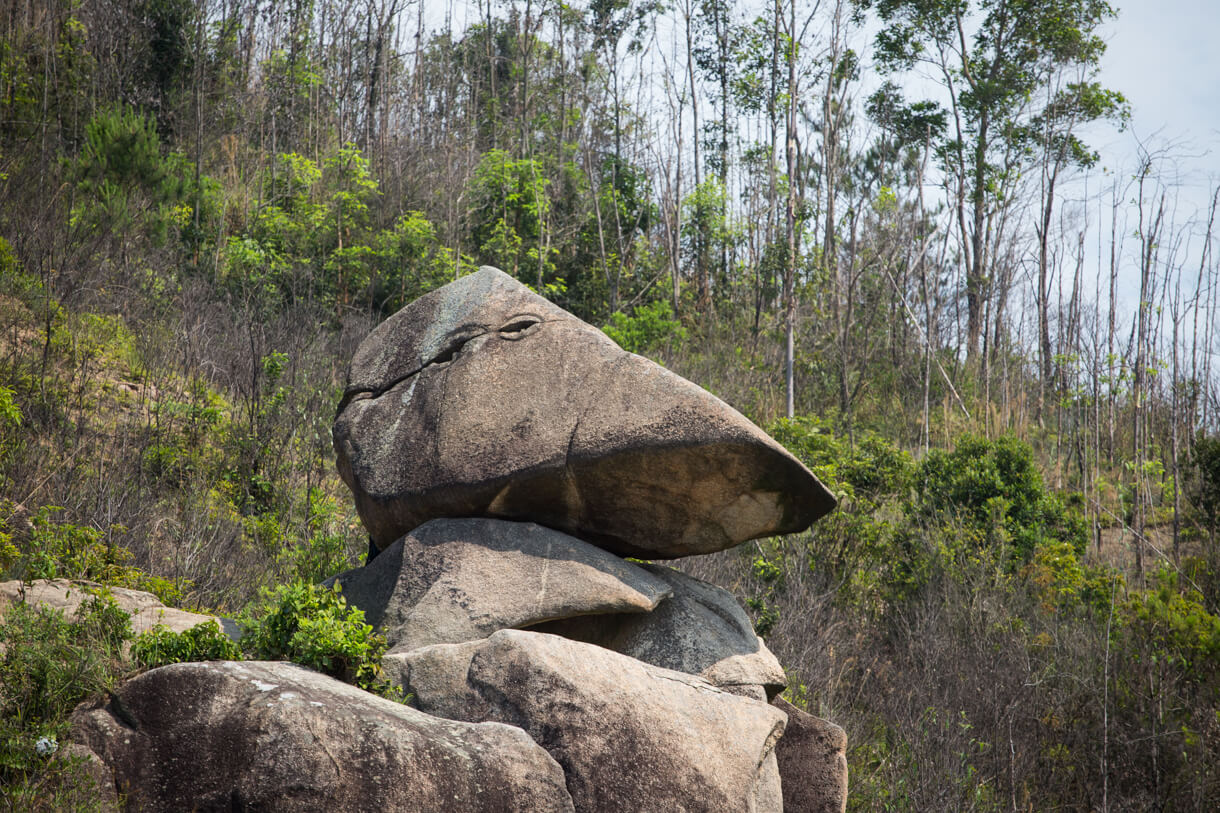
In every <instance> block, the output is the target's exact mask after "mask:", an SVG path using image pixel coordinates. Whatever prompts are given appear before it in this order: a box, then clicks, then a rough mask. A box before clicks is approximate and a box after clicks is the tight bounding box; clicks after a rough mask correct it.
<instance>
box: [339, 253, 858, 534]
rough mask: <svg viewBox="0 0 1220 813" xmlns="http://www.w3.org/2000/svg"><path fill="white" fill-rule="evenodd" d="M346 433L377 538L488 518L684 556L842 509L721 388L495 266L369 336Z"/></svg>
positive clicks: (342, 420) (347, 465) (352, 384)
mask: <svg viewBox="0 0 1220 813" xmlns="http://www.w3.org/2000/svg"><path fill="white" fill-rule="evenodd" d="M334 441H335V450H336V452H337V456H338V466H339V472H340V474H341V475H342V476H343V479H344V480H345V481H346V482H347V484H348V486H349V487H350V488H351V489H352V492H353V494H354V495H355V498H356V507H357V510H358V511H359V513H360V516H361V518H362V519H363V520H364V524H365V525H366V526H367V527H368V529H369V532H370V534H371V535H372V539H373V542H374V543H375V545H376V546H377V547H378V548H385V547H388V546H389V545H390V544H391V543H392V542H393V541H394V540H396V539H397V538H398V537H400V536H402V535H403V534H405V533H406V532H408V531H410V530H411V529H412V528H415V527H416V526H418V525H420V524H422V523H423V522H425V521H427V520H429V519H434V518H438V517H461V516H489V517H500V518H504V519H525V520H531V521H534V522H538V523H541V524H543V525H547V526H550V527H553V528H557V529H559V530H562V531H565V532H567V533H570V534H572V535H574V536H577V537H580V538H581V539H584V540H586V541H589V542H592V543H594V544H596V545H598V546H600V547H603V548H605V549H607V550H610V551H613V552H614V553H618V554H620V555H625V556H638V557H643V558H674V557H678V556H686V555H690V554H696V553H709V552H712V551H716V550H721V549H724V548H727V547H731V546H733V545H736V544H738V543H740V542H743V541H745V540H747V539H751V538H754V537H759V536H768V535H772V534H777V533H789V532H795V531H799V530H803V529H804V528H806V527H808V525H809V524H810V523H811V522H813V520H815V519H817V518H818V517H819V516H821V515H823V514H825V513H827V512H828V511H829V510H830V509H831V508H832V507H833V506H834V498H833V497H832V496H831V495H830V493H829V492H828V491H827V490H826V488H825V487H824V486H823V485H822V484H821V483H820V482H818V480H817V478H816V477H814V476H813V474H812V473H810V471H809V470H808V469H807V468H805V467H804V466H803V465H802V464H801V463H800V462H799V461H798V460H796V459H795V458H794V457H792V455H790V454H789V453H788V452H787V451H786V450H785V449H784V448H783V447H782V446H780V445H779V444H778V443H776V442H775V441H773V440H772V439H771V438H769V437H768V436H767V435H766V434H765V433H764V432H762V430H760V429H759V428H758V427H756V426H754V424H752V423H750V421H748V420H747V419H746V418H744V417H743V416H742V415H741V414H739V413H738V412H737V411H735V410H734V409H732V408H731V407H729V406H728V405H727V404H725V403H724V402H723V401H721V400H719V399H718V398H716V397H714V396H713V395H711V394H710V393H708V392H706V391H705V390H703V389H701V388H699V387H697V386H695V385H694V384H692V383H690V382H689V381H686V380H685V379H683V378H680V377H679V376H676V375H674V374H673V373H670V372H669V371H667V370H665V369H664V368H662V367H660V366H658V365H656V364H654V363H653V362H651V361H649V360H647V359H644V358H641V357H640V356H636V355H633V354H630V353H626V352H624V351H623V350H621V349H620V348H619V347H618V346H617V345H615V344H614V342H612V341H611V340H610V339H608V338H607V337H606V336H605V335H604V334H602V333H601V332H600V331H598V330H596V329H595V328H593V327H591V326H589V325H587V324H585V323H584V322H582V321H580V320H579V319H577V318H576V317H574V316H572V315H571V314H569V313H567V312H566V311H564V310H561V309H560V308H558V307H556V306H554V305H552V304H551V303H549V302H548V301H546V300H545V299H543V298H542V297H540V296H538V295H536V294H534V293H533V292H531V291H530V290H529V289H528V288H526V287H525V286H524V285H521V284H520V283H518V282H517V281H516V280H514V279H512V278H511V277H509V276H508V275H506V274H504V273H503V272H501V271H498V270H496V269H494V268H488V267H485V268H483V269H481V270H479V271H478V272H477V273H475V274H471V275H469V276H466V277H463V278H461V279H459V280H457V281H455V282H453V283H450V284H449V285H446V286H445V287H443V288H440V289H438V290H436V291H433V292H431V293H429V294H427V295H425V296H423V297H420V298H419V299H417V300H416V301H415V302H413V303H411V304H410V305H408V306H407V307H405V308H403V309H402V310H401V311H399V312H398V313H396V314H394V315H393V316H391V317H390V318H389V319H387V320H386V321H385V322H383V323H382V324H381V325H380V326H378V327H377V329H376V330H374V331H373V332H372V333H371V334H370V335H369V337H368V338H367V339H366V340H365V341H364V343H363V344H361V346H360V348H359V350H358V351H357V352H356V356H355V358H354V359H353V360H352V364H351V368H350V370H349V373H348V385H347V389H346V392H345V394H344V397H343V400H342V402H341V403H340V407H339V413H338V416H337V418H336V420H335V426H334Z"/></svg>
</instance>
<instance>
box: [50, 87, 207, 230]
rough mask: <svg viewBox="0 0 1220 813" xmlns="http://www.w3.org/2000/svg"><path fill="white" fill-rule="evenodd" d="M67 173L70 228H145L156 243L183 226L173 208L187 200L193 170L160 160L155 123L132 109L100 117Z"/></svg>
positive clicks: (179, 160) (180, 161)
mask: <svg viewBox="0 0 1220 813" xmlns="http://www.w3.org/2000/svg"><path fill="white" fill-rule="evenodd" d="M66 169H67V175H68V177H69V179H70V180H71V182H72V183H73V184H74V187H75V190H76V198H77V203H76V204H75V205H74V206H73V209H72V213H71V218H70V219H71V223H73V224H74V225H77V226H79V227H81V228H83V229H86V230H89V229H94V230H97V229H100V230H122V229H130V228H133V227H137V228H144V229H146V230H147V233H148V234H149V236H150V237H153V238H154V239H155V240H158V241H159V240H163V239H164V237H165V235H166V233H167V229H168V227H170V226H171V225H178V226H181V225H184V224H183V223H181V221H176V220H175V213H174V206H175V205H176V204H177V203H178V202H179V201H182V200H184V199H186V198H187V197H188V196H189V195H190V193H191V191H192V184H193V180H192V179H193V174H194V172H193V170H194V168H193V167H192V166H191V165H190V164H189V163H188V162H187V161H186V160H185V159H184V158H183V157H182V156H181V155H175V154H171V155H169V156H162V154H161V142H160V138H159V137H158V135H157V131H156V127H155V125H154V123H153V121H152V120H151V119H150V118H147V117H146V116H144V115H142V114H141V113H138V112H137V111H135V110H133V109H131V108H128V107H125V106H121V105H120V106H117V107H110V108H105V109H103V110H101V111H100V112H98V113H97V115H95V116H94V117H93V118H92V119H91V120H90V121H89V123H88V125H87V126H86V128H85V142H84V144H83V145H82V147H81V150H80V152H79V154H78V155H77V156H76V157H75V158H74V159H72V160H70V161H68V162H67V165H66Z"/></svg>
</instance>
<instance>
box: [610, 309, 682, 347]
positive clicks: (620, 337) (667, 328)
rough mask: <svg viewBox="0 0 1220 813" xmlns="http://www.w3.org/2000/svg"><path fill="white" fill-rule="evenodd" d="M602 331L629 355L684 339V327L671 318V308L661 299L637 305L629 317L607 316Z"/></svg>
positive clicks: (620, 313)
mask: <svg viewBox="0 0 1220 813" xmlns="http://www.w3.org/2000/svg"><path fill="white" fill-rule="evenodd" d="M602 331H603V332H605V334H606V335H607V336H609V337H610V338H611V339H614V341H616V342H617V343H618V345H619V347H621V348H623V349H624V350H626V351H627V352H629V353H646V352H648V351H650V350H656V349H657V348H659V347H661V346H662V345H665V344H667V343H669V342H672V341H682V340H683V339H685V338H686V328H684V327H682V323H681V322H679V321H678V320H677V319H675V318H674V312H673V308H672V307H670V304H669V302H668V301H667V300H664V299H661V300H658V301H656V302H653V303H652V304H651V305H640V306H639V307H637V308H636V309H635V313H634V314H633V315H631V316H628V315H627V314H625V313H622V312H619V313H614V314H611V315H610V321H609V322H608V323H607V324H606V325H605V327H603V328H602Z"/></svg>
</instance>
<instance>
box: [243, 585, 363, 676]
mask: <svg viewBox="0 0 1220 813" xmlns="http://www.w3.org/2000/svg"><path fill="white" fill-rule="evenodd" d="M241 624H242V627H243V629H244V633H245V634H244V635H243V637H242V640H241V644H242V649H244V650H245V651H246V653H247V654H248V655H249V656H250V657H252V658H257V659H262V660H290V661H294V662H296V663H299V664H302V665H304V666H308V667H310V668H311V669H316V670H318V671H319V672H322V673H323V674H327V675H330V676H331V677H335V678H339V679H340V680H344V681H346V682H348V683H353V684H355V685H356V686H359V687H361V688H362V689H368V690H373V689H375V688H377V673H378V671H379V670H380V668H381V667H380V664H381V656H382V655H383V654H384V653H385V649H386V643H385V639H384V638H382V637H381V636H380V635H377V634H376V633H374V632H373V628H372V627H370V626H369V625H368V624H366V623H364V612H363V611H362V610H360V609H358V608H356V607H349V606H348V604H347V602H346V601H345V600H344V598H343V596H342V595H341V593H340V591H339V587H338V585H336V586H335V587H334V588H327V587H322V586H320V585H316V584H309V583H306V582H302V581H294V582H292V583H290V584H284V585H280V586H279V587H277V588H275V589H274V590H264V591H263V594H262V597H261V599H260V600H259V601H258V602H257V603H256V604H255V605H254V607H253V609H251V610H249V611H248V612H247V613H245V614H244V615H243V617H242V619H241Z"/></svg>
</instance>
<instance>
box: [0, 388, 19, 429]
mask: <svg viewBox="0 0 1220 813" xmlns="http://www.w3.org/2000/svg"><path fill="white" fill-rule="evenodd" d="M16 396H17V393H16V392H15V391H13V390H12V389H10V388H8V387H5V386H0V426H4V427H6V428H7V429H8V430H9V431H14V430H16V429H17V427H19V426H21V408H20V407H19V406H18V405H17V400H16Z"/></svg>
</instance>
